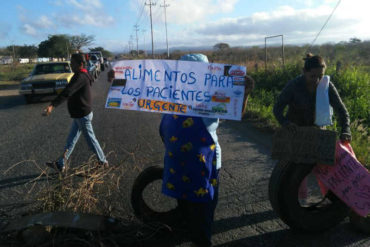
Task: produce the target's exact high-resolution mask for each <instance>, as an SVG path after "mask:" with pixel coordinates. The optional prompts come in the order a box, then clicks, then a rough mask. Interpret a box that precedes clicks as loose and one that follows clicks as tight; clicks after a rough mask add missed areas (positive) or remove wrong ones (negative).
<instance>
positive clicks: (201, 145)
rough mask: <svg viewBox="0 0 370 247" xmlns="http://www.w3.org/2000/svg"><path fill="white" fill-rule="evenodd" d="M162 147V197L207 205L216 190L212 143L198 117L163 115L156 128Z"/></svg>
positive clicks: (214, 156)
mask: <svg viewBox="0 0 370 247" xmlns="http://www.w3.org/2000/svg"><path fill="white" fill-rule="evenodd" d="M160 134H161V137H162V140H163V142H164V144H165V147H166V153H165V157H164V172H163V185H162V193H163V194H165V195H167V196H170V197H174V198H177V199H183V200H189V201H192V202H209V201H210V200H212V199H213V196H214V188H215V186H218V170H217V168H216V165H217V162H216V143H215V142H214V140H213V139H212V137H211V135H210V134H209V132H208V131H207V128H206V126H205V124H204V123H203V121H202V118H200V117H188V116H177V115H169V114H166V115H164V116H163V118H162V121H161V125H160Z"/></svg>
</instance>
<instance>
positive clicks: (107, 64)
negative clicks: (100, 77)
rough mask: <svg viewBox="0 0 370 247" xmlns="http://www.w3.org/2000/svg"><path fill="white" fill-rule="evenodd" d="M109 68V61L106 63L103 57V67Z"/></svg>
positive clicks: (106, 60)
mask: <svg viewBox="0 0 370 247" xmlns="http://www.w3.org/2000/svg"><path fill="white" fill-rule="evenodd" d="M109 66H110V62H109V61H108V59H107V58H106V57H105V58H104V67H105V68H107V69H108V68H109Z"/></svg>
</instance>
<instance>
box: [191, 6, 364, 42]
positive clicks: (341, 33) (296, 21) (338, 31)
mask: <svg viewBox="0 0 370 247" xmlns="http://www.w3.org/2000/svg"><path fill="white" fill-rule="evenodd" d="M356 2H357V3H356ZM369 7H370V2H365V1H364V0H352V1H351V3H349V2H348V1H343V4H342V5H340V6H339V7H338V9H337V11H336V12H335V13H334V15H333V16H332V18H331V19H330V21H329V23H328V25H327V26H326V27H325V29H324V30H323V31H322V33H321V34H320V36H319V39H318V40H317V42H319V43H323V42H328V41H332V42H339V41H343V40H348V39H349V38H350V37H353V36H356V37H360V38H361V37H362V38H363V39H364V38H366V37H367V38H368V39H369V38H370V32H369V31H368V23H370V17H369V16H370V15H368V14H367V11H368V9H370V8H369ZM332 10H333V7H332V6H328V5H321V6H318V7H316V8H305V9H294V8H292V7H290V6H281V7H279V8H277V9H276V10H274V11H271V12H256V13H254V14H252V15H250V16H246V17H239V18H225V19H222V20H219V21H216V22H208V23H205V24H202V25H199V26H198V27H197V28H195V29H194V30H193V36H194V33H197V34H198V35H199V36H200V37H203V38H204V39H212V38H213V39H214V40H216V41H217V40H218V41H223V42H230V43H231V44H234V45H246V43H248V42H251V43H253V42H257V40H259V43H260V44H262V43H263V41H264V37H265V36H269V35H277V34H284V36H285V39H286V41H288V43H289V42H294V43H309V42H311V41H312V40H313V39H314V37H315V36H316V34H317V33H318V32H319V30H320V29H321V27H322V26H323V24H324V23H325V21H326V20H327V18H328V16H329V15H330V14H331V12H332ZM213 43H214V42H213Z"/></svg>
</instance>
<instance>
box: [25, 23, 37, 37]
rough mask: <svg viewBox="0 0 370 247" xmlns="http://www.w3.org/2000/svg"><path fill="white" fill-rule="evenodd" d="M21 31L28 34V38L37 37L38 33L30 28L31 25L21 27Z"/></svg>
mask: <svg viewBox="0 0 370 247" xmlns="http://www.w3.org/2000/svg"><path fill="white" fill-rule="evenodd" d="M22 30H23V31H24V32H25V33H26V34H28V35H30V36H34V37H35V36H37V35H38V32H37V31H36V29H35V28H34V27H33V26H32V25H30V24H24V25H23V26H22Z"/></svg>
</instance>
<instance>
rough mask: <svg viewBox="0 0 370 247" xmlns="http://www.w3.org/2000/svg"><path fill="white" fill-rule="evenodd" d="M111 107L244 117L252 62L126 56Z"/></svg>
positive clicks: (118, 65) (119, 68)
mask: <svg viewBox="0 0 370 247" xmlns="http://www.w3.org/2000/svg"><path fill="white" fill-rule="evenodd" d="M112 66H113V70H114V71H115V80H114V81H113V83H112V86H111V87H110V89H109V93H108V97H107V101H106V108H112V109H124V110H135V111H149V112H159V113H170V114H178V115H189V116H199V117H210V118H223V119H231V120H240V119H241V111H242V104H243V97H244V83H245V81H244V76H245V75H246V67H243V66H237V65H229V64H215V63H203V62H191V61H175V60H121V61H116V62H114V63H113V64H112Z"/></svg>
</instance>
